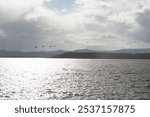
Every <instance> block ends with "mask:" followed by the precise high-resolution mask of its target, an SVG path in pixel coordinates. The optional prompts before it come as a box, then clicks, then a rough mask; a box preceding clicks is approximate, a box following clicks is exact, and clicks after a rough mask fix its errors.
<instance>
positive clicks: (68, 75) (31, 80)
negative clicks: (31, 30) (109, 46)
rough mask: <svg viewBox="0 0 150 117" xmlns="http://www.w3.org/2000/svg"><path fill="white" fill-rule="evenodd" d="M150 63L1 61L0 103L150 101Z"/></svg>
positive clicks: (114, 61)
mask: <svg viewBox="0 0 150 117" xmlns="http://www.w3.org/2000/svg"><path fill="white" fill-rule="evenodd" d="M149 69H150V60H117V59H116V60H115V59H114V60H111V59H110V60H107V59H43V58H1V59H0V99H9V100H14V99H17V100H18V99H27V100H31V99H42V100H43V99H44V100H49V99H150V77H149V76H150V72H149Z"/></svg>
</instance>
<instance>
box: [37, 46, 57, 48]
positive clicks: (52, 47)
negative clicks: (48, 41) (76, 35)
mask: <svg viewBox="0 0 150 117" xmlns="http://www.w3.org/2000/svg"><path fill="white" fill-rule="evenodd" d="M41 47H42V48H45V47H46V46H45V45H42V46H41ZM48 47H49V48H55V47H56V46H55V45H54V46H53V45H50V46H48ZM34 48H39V46H34Z"/></svg>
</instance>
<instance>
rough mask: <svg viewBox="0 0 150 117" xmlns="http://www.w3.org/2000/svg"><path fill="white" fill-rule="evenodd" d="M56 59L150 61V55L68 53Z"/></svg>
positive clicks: (57, 56)
mask: <svg viewBox="0 0 150 117" xmlns="http://www.w3.org/2000/svg"><path fill="white" fill-rule="evenodd" d="M54 58H87V59H88V58H89V59H150V53H143V54H138V53H136V54H129V53H93V52H87V53H79V52H68V53H63V54H60V55H56V56H54Z"/></svg>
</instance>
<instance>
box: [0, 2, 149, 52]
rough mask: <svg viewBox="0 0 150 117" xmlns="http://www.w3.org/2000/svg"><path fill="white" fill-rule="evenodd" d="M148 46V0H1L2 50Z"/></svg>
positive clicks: (0, 28)
mask: <svg viewBox="0 0 150 117" xmlns="http://www.w3.org/2000/svg"><path fill="white" fill-rule="evenodd" d="M43 45H44V47H42V46H43ZM35 46H38V48H35ZM55 46H56V47H55ZM149 47H150V0H147V1H146V0H145V1H144V0H0V50H20V51H39V50H47V51H51V50H60V49H61V50H75V49H85V48H86V49H93V50H116V49H122V48H149Z"/></svg>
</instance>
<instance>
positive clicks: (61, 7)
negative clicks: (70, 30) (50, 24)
mask: <svg viewBox="0 0 150 117" xmlns="http://www.w3.org/2000/svg"><path fill="white" fill-rule="evenodd" d="M44 5H45V6H46V7H47V8H48V9H53V10H54V11H59V12H67V11H68V10H69V11H71V10H73V9H74V7H75V0H46V1H45V2H44Z"/></svg>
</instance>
